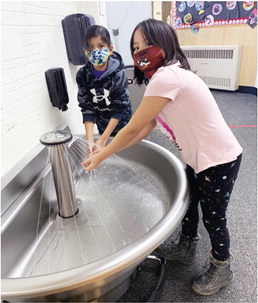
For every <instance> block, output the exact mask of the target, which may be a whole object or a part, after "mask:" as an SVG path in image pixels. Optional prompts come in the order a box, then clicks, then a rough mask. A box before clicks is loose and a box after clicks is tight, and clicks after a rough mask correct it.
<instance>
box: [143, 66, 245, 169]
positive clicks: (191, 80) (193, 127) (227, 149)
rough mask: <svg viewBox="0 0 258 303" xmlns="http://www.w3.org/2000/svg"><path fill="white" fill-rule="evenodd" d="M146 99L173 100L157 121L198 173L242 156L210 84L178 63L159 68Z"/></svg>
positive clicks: (148, 88) (150, 84) (165, 107)
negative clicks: (160, 98) (208, 85)
mask: <svg viewBox="0 0 258 303" xmlns="http://www.w3.org/2000/svg"><path fill="white" fill-rule="evenodd" d="M144 96H159V97H165V98H168V99H169V100H170V101H169V102H168V103H167V104H166V105H165V106H164V107H163V109H162V110H161V112H160V113H159V114H158V116H157V117H156V120H157V122H158V123H159V124H160V126H161V127H162V128H163V129H164V130H165V131H166V133H168V134H170V135H171V136H170V137H171V139H172V140H176V143H177V144H178V145H179V148H180V150H181V153H182V157H183V159H184V161H185V162H186V163H187V164H188V165H190V166H191V167H192V168H193V169H194V171H195V172H196V173H199V172H201V171H203V170H205V169H207V168H209V167H212V166H215V165H219V164H224V163H228V162H231V161H233V160H235V159H236V158H237V157H238V156H239V155H240V154H241V153H242V147H241V146H240V144H239V143H238V141H237V139H236V138H235V136H234V134H233V133H232V131H231V129H230V128H229V127H228V125H227V124H226V122H225V120H224V118H223V116H222V114H221V112H220V110H219V107H218V105H217V103H216V101H215V99H214V97H213V95H212V94H211V92H210V90H209V88H208V87H207V85H206V84H205V83H204V82H203V81H202V80H201V79H200V78H199V77H198V76H197V75H196V74H194V73H193V72H191V71H188V70H185V69H183V68H180V67H179V63H176V64H173V65H169V66H165V67H161V68H159V69H158V71H157V72H156V73H155V74H154V75H153V76H152V78H151V80H150V82H149V84H148V86H147V88H146V91H145V94H144Z"/></svg>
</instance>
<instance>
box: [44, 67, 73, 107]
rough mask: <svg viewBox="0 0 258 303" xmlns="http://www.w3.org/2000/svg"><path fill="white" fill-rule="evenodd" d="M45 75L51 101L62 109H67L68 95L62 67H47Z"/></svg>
mask: <svg viewBox="0 0 258 303" xmlns="http://www.w3.org/2000/svg"><path fill="white" fill-rule="evenodd" d="M45 77H46V81H47V87H48V92H49V97H50V101H51V103H52V104H53V106H55V107H58V108H59V109H61V110H62V111H65V110H67V109H68V107H67V103H68V102H69V97H68V93H67V87H66V81H65V74H64V70H63V68H61V67H57V68H51V69H48V70H47V71H46V72H45Z"/></svg>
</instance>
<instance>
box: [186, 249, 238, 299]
mask: <svg viewBox="0 0 258 303" xmlns="http://www.w3.org/2000/svg"><path fill="white" fill-rule="evenodd" d="M209 258H210V268H209V269H208V271H207V272H206V273H204V274H203V275H201V276H200V277H199V278H198V279H196V280H195V281H194V282H193V284H192V289H193V291H194V292H196V293H197V294H199V295H204V296H208V295H212V294H215V293H216V292H217V291H218V290H220V289H221V288H222V287H225V286H227V285H229V284H231V283H232V281H233V272H232V271H231V270H230V261H231V258H232V257H230V258H228V259H227V260H225V261H219V260H216V259H215V258H214V257H213V256H212V254H211V252H210V254H209Z"/></svg>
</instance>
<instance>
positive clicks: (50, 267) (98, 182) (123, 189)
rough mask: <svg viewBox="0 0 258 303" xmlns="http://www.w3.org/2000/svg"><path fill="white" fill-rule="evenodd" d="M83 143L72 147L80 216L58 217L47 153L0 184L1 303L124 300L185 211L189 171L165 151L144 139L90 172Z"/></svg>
mask: <svg viewBox="0 0 258 303" xmlns="http://www.w3.org/2000/svg"><path fill="white" fill-rule="evenodd" d="M78 142H81V139H80V136H77V137H74V139H73V141H72V142H70V143H69V150H70V151H71V164H72V172H73V178H74V182H75V192H76V199H77V201H76V203H77V206H78V208H79V212H78V214H76V215H75V216H74V217H72V218H65V219H63V218H61V217H59V216H58V209H57V202H56V199H57V198H56V197H57V196H56V192H55V188H54V185H53V176H52V173H51V168H50V164H49V161H48V153H47V148H46V147H44V146H40V147H37V150H36V151H33V152H32V154H31V155H32V156H31V157H27V159H26V161H25V162H24V163H23V164H24V165H21V164H19V169H15V170H14V171H15V173H13V175H11V176H10V175H9V176H8V178H5V180H3V182H2V215H1V218H2V228H1V237H2V252H1V257H2V267H1V268H2V280H1V286H2V299H3V300H7V301H10V302H12V301H16V302H17V301H26V302H28V301H34V302H35V301H36V302H41V301H49V302H55V301H59V302H60V301H65V302H69V301H71V302H86V301H87V302H90V301H94V302H97V301H115V300H118V299H119V297H121V295H122V294H123V293H124V292H125V291H126V289H127V288H128V286H129V284H130V276H131V274H132V273H133V271H134V270H135V268H136V266H137V265H138V264H139V263H140V262H141V261H142V260H143V259H145V258H146V257H147V256H148V255H149V254H150V253H151V252H152V251H153V250H154V249H155V248H156V247H157V246H159V244H160V243H162V242H163V241H164V240H165V239H166V238H167V237H168V236H169V235H170V234H171V233H172V232H173V231H174V229H175V228H176V227H177V226H178V224H179V223H180V221H181V219H182V218H183V216H184V214H185V212H186V209H187V207H188V198H189V192H188V187H187V181H186V176H185V173H184V167H183V165H182V164H181V162H180V160H179V159H178V158H176V157H175V156H174V155H173V154H172V153H170V152H169V151H167V150H166V149H164V148H162V147H161V146H159V145H157V144H154V143H151V142H149V141H146V140H143V141H142V142H141V143H139V144H137V145H135V146H133V147H131V148H129V149H127V150H124V151H122V152H120V153H119V154H117V156H118V157H117V156H114V157H111V158H109V159H108V160H106V161H105V163H104V164H103V165H102V166H100V167H99V168H98V169H97V170H95V171H94V172H93V173H86V172H84V171H83V170H82V169H81V167H80V161H81V160H82V158H83V152H84V150H83V149H84V147H83V145H82V144H77V143H78ZM28 158H29V160H28Z"/></svg>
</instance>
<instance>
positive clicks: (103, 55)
mask: <svg viewBox="0 0 258 303" xmlns="http://www.w3.org/2000/svg"><path fill="white" fill-rule="evenodd" d="M86 56H87V57H88V58H89V61H90V63H91V64H93V65H96V66H100V65H103V64H105V63H106V62H107V61H108V57H109V48H105V49H95V50H93V51H90V52H86Z"/></svg>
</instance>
